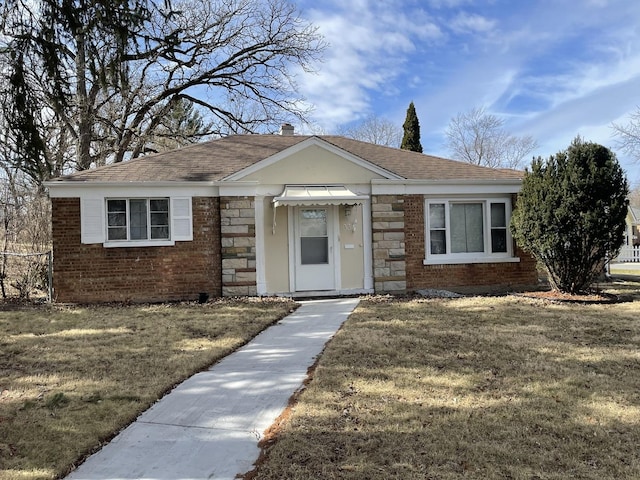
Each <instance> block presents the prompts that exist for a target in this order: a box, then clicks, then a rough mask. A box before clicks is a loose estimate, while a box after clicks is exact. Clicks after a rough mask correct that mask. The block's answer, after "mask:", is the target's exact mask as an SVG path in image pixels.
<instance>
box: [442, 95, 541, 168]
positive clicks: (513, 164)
mask: <svg viewBox="0 0 640 480" xmlns="http://www.w3.org/2000/svg"><path fill="white" fill-rule="evenodd" d="M445 134H446V137H447V147H448V148H449V152H450V154H451V155H452V156H453V157H454V158H456V159H458V160H462V161H465V162H468V163H472V164H474V165H482V166H485V167H492V168H498V167H503V168H519V167H520V166H521V164H522V161H523V159H524V158H525V157H526V156H527V155H528V154H530V153H531V152H533V151H534V150H535V149H536V148H537V147H538V143H537V142H536V141H535V140H534V139H533V137H531V136H524V137H517V136H514V135H511V134H509V133H508V132H507V131H506V130H505V129H504V120H503V119H501V118H499V117H497V116H495V115H492V114H489V113H487V112H486V110H485V108H484V107H481V108H473V109H472V110H470V111H469V112H466V113H459V114H458V115H456V116H455V117H453V118H452V119H451V121H450V122H449V125H448V127H447V130H446V132H445Z"/></svg>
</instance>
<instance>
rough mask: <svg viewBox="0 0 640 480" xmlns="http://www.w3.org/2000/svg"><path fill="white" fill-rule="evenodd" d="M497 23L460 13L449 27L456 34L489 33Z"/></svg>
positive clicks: (481, 17) (470, 14) (474, 15)
mask: <svg viewBox="0 0 640 480" xmlns="http://www.w3.org/2000/svg"><path fill="white" fill-rule="evenodd" d="M496 24H497V22H496V21H495V20H491V19H489V18H487V17H483V16H482V15H477V14H473V13H467V12H460V13H459V14H457V15H456V16H455V17H454V18H453V20H451V23H450V27H451V29H452V30H453V31H454V32H456V33H489V32H491V31H492V30H493V29H494V28H495V26H496Z"/></svg>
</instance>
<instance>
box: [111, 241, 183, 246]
mask: <svg viewBox="0 0 640 480" xmlns="http://www.w3.org/2000/svg"><path fill="white" fill-rule="evenodd" d="M175 244H176V242H175V241H174V240H111V241H107V242H104V243H103V244H102V246H103V247H104V248H125V247H126V248H134V247H173V246H174V245H175Z"/></svg>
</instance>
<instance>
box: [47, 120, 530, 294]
mask: <svg viewBox="0 0 640 480" xmlns="http://www.w3.org/2000/svg"><path fill="white" fill-rule="evenodd" d="M521 173H522V172H518V171H513V170H503V169H490V168H484V167H480V166H474V165H470V164H466V163H461V162H456V161H452V160H447V159H443V158H438V157H434V156H429V155H423V154H420V153H415V152H410V151H406V150H398V149H394V148H388V147H383V146H379V145H372V144H368V143H364V142H360V141H356V140H352V139H348V138H344V137H339V136H305V135H295V134H293V132H292V128H291V127H290V126H285V128H283V130H282V132H281V134H280V135H234V136H229V137H225V138H220V139H217V140H213V141H210V142H207V143H200V144H195V145H191V146H188V147H185V148H182V149H179V150H175V151H171V152H166V153H160V154H156V155H152V156H148V157H141V158H138V159H135V160H131V161H128V162H124V163H118V164H113V165H108V166H105V167H101V168H97V169H95V170H89V171H83V172H78V173H74V174H72V175H68V176H64V177H60V178H57V179H54V180H52V181H50V182H48V183H47V184H46V186H47V187H48V188H49V194H50V197H51V202H52V228H53V231H52V233H53V250H54V269H53V272H54V273H53V287H54V296H55V299H56V300H57V301H60V302H106V301H135V302H143V301H144V302H146V301H171V300H184V299H191V300H194V299H198V298H204V297H206V296H212V297H213V296H221V295H222V296H236V295H292V296H314V295H350V294H363V293H374V292H375V293H387V292H388V293H405V292H413V291H415V290H419V289H425V288H437V289H453V290H465V289H466V290H469V289H472V290H473V289H496V288H498V289H516V288H522V287H525V286H530V285H533V284H536V281H537V275H536V267H535V262H534V260H533V259H532V258H531V257H530V256H529V255H527V254H525V253H523V252H522V251H521V250H520V249H519V248H518V247H517V245H515V244H514V241H513V239H512V238H511V233H510V231H509V219H510V216H511V212H512V210H513V208H514V207H515V200H516V196H517V193H518V191H519V189H520V184H521Z"/></svg>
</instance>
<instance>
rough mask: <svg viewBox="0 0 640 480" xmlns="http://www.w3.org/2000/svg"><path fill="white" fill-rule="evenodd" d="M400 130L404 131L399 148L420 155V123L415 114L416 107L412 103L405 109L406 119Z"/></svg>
mask: <svg viewBox="0 0 640 480" xmlns="http://www.w3.org/2000/svg"><path fill="white" fill-rule="evenodd" d="M402 128H403V129H404V136H403V137H402V144H401V145H400V148H402V149H403V150H411V151H413V152H420V153H422V145H421V144H420V122H418V115H417V114H416V107H415V106H414V105H413V102H411V103H410V104H409V108H407V118H406V119H405V121H404V124H403V125H402Z"/></svg>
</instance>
